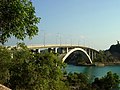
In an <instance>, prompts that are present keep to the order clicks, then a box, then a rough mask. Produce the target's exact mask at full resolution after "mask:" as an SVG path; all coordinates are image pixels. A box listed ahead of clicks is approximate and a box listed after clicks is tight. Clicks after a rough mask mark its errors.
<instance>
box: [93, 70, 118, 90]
mask: <svg viewBox="0 0 120 90" xmlns="http://www.w3.org/2000/svg"><path fill="white" fill-rule="evenodd" d="M119 84H120V79H119V76H118V75H117V74H116V73H112V72H108V73H107V75H106V76H104V77H102V78H100V79H99V78H95V81H94V82H93V83H92V86H93V88H96V90H113V89H116V90H118V88H119Z"/></svg>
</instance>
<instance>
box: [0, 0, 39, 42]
mask: <svg viewBox="0 0 120 90" xmlns="http://www.w3.org/2000/svg"><path fill="white" fill-rule="evenodd" d="M39 20H40V18H38V17H36V16H35V8H34V7H33V5H32V2H31V0H0V43H2V44H4V43H5V42H6V41H7V40H8V38H10V37H11V36H15V37H16V38H17V39H20V40H24V38H25V37H26V36H28V37H29V38H32V36H34V35H36V34H37V32H38V27H37V26H36V24H38V23H39Z"/></svg>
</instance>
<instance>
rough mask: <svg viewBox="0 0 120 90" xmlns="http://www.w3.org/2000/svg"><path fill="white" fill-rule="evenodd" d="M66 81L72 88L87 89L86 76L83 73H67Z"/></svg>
mask: <svg viewBox="0 0 120 90" xmlns="http://www.w3.org/2000/svg"><path fill="white" fill-rule="evenodd" d="M67 83H68V84H69V86H70V87H71V89H73V90H89V89H88V77H87V76H86V75H85V74H83V73H69V74H68V76H67Z"/></svg>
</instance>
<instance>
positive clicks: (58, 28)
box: [8, 0, 120, 50]
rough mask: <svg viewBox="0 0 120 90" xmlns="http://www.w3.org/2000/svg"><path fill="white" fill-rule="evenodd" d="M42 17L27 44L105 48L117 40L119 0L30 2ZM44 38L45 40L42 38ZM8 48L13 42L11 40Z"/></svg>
mask: <svg viewBox="0 0 120 90" xmlns="http://www.w3.org/2000/svg"><path fill="white" fill-rule="evenodd" d="M31 1H33V5H34V6H35V9H36V15H37V16H38V17H41V21H40V23H39V24H38V27H39V33H38V35H37V36H35V37H34V38H33V39H32V40H28V39H26V40H25V42H26V44H29V45H30V44H43V42H44V40H45V43H46V44H60V41H61V43H62V44H68V43H69V44H81V45H86V46H90V47H93V48H95V49H98V50H100V49H102V50H103V49H107V48H109V46H110V45H111V44H116V40H120V35H119V34H120V0H31ZM44 37H45V39H44ZM8 43H9V44H10V45H13V44H15V43H16V40H15V39H14V38H12V39H11V40H9V42H8Z"/></svg>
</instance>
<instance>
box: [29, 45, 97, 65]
mask: <svg viewBox="0 0 120 90" xmlns="http://www.w3.org/2000/svg"><path fill="white" fill-rule="evenodd" d="M28 48H29V49H31V50H33V51H34V52H38V53H41V52H46V51H47V52H54V53H59V57H60V58H61V60H62V62H65V61H66V60H67V58H68V57H69V56H70V55H72V54H73V55H74V54H75V53H80V54H81V55H82V56H84V58H86V59H87V60H88V62H89V63H92V61H93V60H94V59H95V58H96V57H97V54H98V51H97V50H95V49H93V48H90V47H86V46H78V45H72V46H71V45H45V46H42V45H31V46H28ZM74 56H75V55H74Z"/></svg>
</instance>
